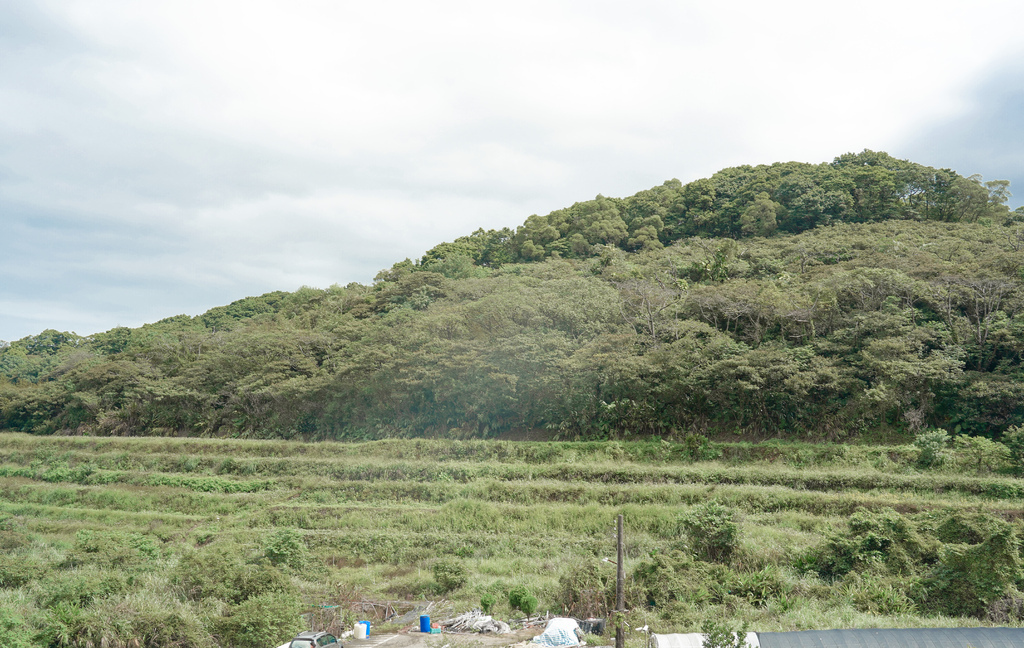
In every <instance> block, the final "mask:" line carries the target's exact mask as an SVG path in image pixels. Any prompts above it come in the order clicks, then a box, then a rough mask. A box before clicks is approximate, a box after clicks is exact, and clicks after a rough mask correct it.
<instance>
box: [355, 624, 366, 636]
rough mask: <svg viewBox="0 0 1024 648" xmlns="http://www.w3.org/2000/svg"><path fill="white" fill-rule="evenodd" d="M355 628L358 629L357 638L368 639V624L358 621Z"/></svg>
mask: <svg viewBox="0 0 1024 648" xmlns="http://www.w3.org/2000/svg"><path fill="white" fill-rule="evenodd" d="M354 629H355V631H356V639H366V624H365V623H361V622H360V623H357V624H356V627H355V628H354Z"/></svg>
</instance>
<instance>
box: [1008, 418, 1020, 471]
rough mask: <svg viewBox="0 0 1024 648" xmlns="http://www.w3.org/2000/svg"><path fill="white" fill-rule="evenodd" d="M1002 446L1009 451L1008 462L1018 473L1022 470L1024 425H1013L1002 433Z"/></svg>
mask: <svg viewBox="0 0 1024 648" xmlns="http://www.w3.org/2000/svg"><path fill="white" fill-rule="evenodd" d="M1003 445H1004V446H1006V448H1007V450H1009V451H1010V462H1011V463H1012V464H1013V467H1014V469H1016V470H1017V471H1018V472H1020V471H1021V470H1024V425H1013V426H1011V427H1009V428H1007V430H1006V431H1005V432H1003Z"/></svg>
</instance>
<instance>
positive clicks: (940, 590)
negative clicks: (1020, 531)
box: [921, 523, 1024, 617]
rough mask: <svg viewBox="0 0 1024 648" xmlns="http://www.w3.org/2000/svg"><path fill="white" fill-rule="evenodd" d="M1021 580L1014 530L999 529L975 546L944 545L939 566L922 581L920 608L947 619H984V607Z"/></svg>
mask: <svg viewBox="0 0 1024 648" xmlns="http://www.w3.org/2000/svg"><path fill="white" fill-rule="evenodd" d="M1022 578H1024V572H1022V571H1021V562H1020V554H1019V553H1018V549H1017V538H1016V535H1015V534H1014V532H1013V527H1011V526H1010V525H1009V524H1006V523H1002V524H1000V525H999V529H998V530H997V531H996V532H995V533H993V534H992V535H991V536H990V537H989V538H987V539H986V540H985V541H984V542H983V543H981V544H978V545H954V544H951V545H946V546H945V547H944V548H943V551H942V555H941V559H940V562H939V564H938V565H937V566H936V567H935V568H934V569H933V570H932V573H931V574H929V576H928V577H927V578H926V579H925V580H924V581H923V585H924V588H923V595H922V600H921V606H922V607H923V608H924V609H926V610H928V611H930V612H933V613H939V614H947V615H949V616H975V617H980V616H983V615H984V613H985V611H986V606H988V605H990V604H992V603H993V602H995V601H997V600H999V599H1001V598H1003V597H1004V596H1005V595H1006V594H1008V593H1009V592H1010V590H1011V588H1012V587H1013V586H1014V584H1015V583H1016V582H1019V581H1020V580H1021V579H1022Z"/></svg>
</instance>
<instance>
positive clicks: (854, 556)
mask: <svg viewBox="0 0 1024 648" xmlns="http://www.w3.org/2000/svg"><path fill="white" fill-rule="evenodd" d="M936 550H937V548H936V546H935V543H934V541H932V542H928V541H927V540H925V539H922V538H921V537H920V535H919V534H918V533H917V530H916V529H915V528H914V526H913V525H912V524H911V523H910V522H909V521H908V520H907V519H906V518H904V517H903V516H902V515H900V514H899V513H897V512H896V511H894V510H892V509H883V510H881V511H878V512H872V511H863V510H861V511H857V512H856V513H854V514H853V515H852V516H850V522H849V529H848V531H847V532H846V533H836V534H833V535H831V536H830V537H829V538H828V540H826V542H825V545H824V546H823V547H822V548H820V549H817V550H816V551H814V552H812V556H813V558H812V560H810V561H809V562H810V564H811V565H812V566H813V568H814V569H815V570H816V571H817V572H818V574H819V575H820V576H822V577H825V578H829V577H836V576H843V575H845V574H848V573H849V572H851V571H854V570H861V569H865V568H869V567H870V568H882V569H885V570H887V571H889V572H890V573H893V574H902V573H908V572H911V571H913V570H914V569H915V568H916V567H917V566H918V565H919V563H921V562H922V561H924V560H925V559H926V558H928V557H930V556H932V555H933V554H934V553H935V551H936Z"/></svg>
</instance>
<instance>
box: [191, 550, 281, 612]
mask: <svg viewBox="0 0 1024 648" xmlns="http://www.w3.org/2000/svg"><path fill="white" fill-rule="evenodd" d="M171 579H172V582H174V583H176V584H177V585H180V586H181V587H182V588H183V589H184V591H185V595H186V596H187V597H188V598H190V599H192V600H194V601H201V600H205V599H220V600H222V601H226V602H228V603H241V602H242V601H244V600H246V599H248V598H252V597H254V596H259V595H261V594H265V593H269V592H280V593H292V592H294V590H295V586H294V585H292V583H291V581H290V580H289V579H288V577H287V576H285V575H284V574H283V573H281V571H280V570H279V569H277V568H276V567H273V566H272V565H268V564H265V563H264V564H255V565H254V564H250V563H247V562H246V561H245V559H244V558H243V557H242V555H241V554H240V553H238V552H237V550H235V549H234V548H233V547H218V546H216V545H211V546H209V547H204V548H203V549H202V550H199V551H193V552H190V553H188V554H186V555H184V556H182V558H181V560H179V561H178V564H177V566H176V567H175V568H174V570H173V571H172V572H171Z"/></svg>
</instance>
